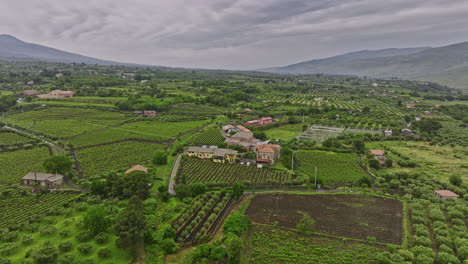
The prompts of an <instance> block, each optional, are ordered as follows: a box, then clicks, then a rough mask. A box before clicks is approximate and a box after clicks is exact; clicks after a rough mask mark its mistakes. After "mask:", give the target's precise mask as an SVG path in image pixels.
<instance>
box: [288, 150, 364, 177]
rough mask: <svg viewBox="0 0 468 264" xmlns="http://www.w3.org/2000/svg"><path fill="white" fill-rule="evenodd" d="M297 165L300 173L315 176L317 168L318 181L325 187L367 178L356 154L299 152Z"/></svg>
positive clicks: (296, 156)
mask: <svg viewBox="0 0 468 264" xmlns="http://www.w3.org/2000/svg"><path fill="white" fill-rule="evenodd" d="M295 158H296V160H295V163H296V166H298V169H299V171H300V172H302V173H304V174H306V175H308V176H311V177H312V178H313V177H314V176H315V167H317V181H318V182H320V181H322V182H323V184H325V185H340V184H346V183H352V182H355V181H357V180H358V179H360V178H361V177H367V175H366V173H365V172H364V170H363V169H362V168H361V167H360V166H359V164H358V162H359V160H358V157H357V155H356V154H355V153H336V152H330V151H320V150H311V151H305V150H303V151H298V152H297V153H296V155H295Z"/></svg>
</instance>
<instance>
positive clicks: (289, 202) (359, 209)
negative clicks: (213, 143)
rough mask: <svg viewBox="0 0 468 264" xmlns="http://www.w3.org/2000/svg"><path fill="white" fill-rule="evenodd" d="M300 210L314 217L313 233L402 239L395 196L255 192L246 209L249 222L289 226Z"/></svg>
mask: <svg viewBox="0 0 468 264" xmlns="http://www.w3.org/2000/svg"><path fill="white" fill-rule="evenodd" d="M303 213H307V214H308V215H309V216H310V217H312V218H313V219H314V220H315V221H316V224H315V229H314V232H316V233H323V234H327V235H332V236H337V237H347V238H354V239H362V240H366V239H367V237H375V238H376V239H377V242H381V243H391V244H397V245H400V244H401V243H402V222H403V218H402V203H401V202H400V201H399V200H394V199H389V198H381V197H374V196H369V195H354V194H311V195H295V194H281V193H276V194H257V195H255V197H254V198H253V199H252V201H251V202H250V205H249V207H248V208H247V210H246V215H248V216H249V218H250V220H251V221H252V222H253V223H256V224H262V225H277V226H279V227H284V228H289V229H295V228H296V225H297V224H298V223H299V221H300V219H301V218H302V216H303ZM275 222H277V224H275Z"/></svg>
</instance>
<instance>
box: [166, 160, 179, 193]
mask: <svg viewBox="0 0 468 264" xmlns="http://www.w3.org/2000/svg"><path fill="white" fill-rule="evenodd" d="M180 157H181V155H180V154H179V155H178V156H177V159H176V160H175V161H174V165H173V166H172V172H171V178H170V179H169V187H168V190H167V191H168V192H169V194H170V195H175V194H176V192H175V191H174V185H175V177H176V176H177V171H178V170H179V165H180Z"/></svg>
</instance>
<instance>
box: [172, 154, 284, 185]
mask: <svg viewBox="0 0 468 264" xmlns="http://www.w3.org/2000/svg"><path fill="white" fill-rule="evenodd" d="M182 175H185V177H186V180H187V183H188V184H191V183H205V184H207V185H220V186H225V185H231V184H233V183H243V184H247V185H278V184H290V183H291V175H289V173H288V172H286V171H281V170H273V169H268V168H262V169H260V168H257V167H254V166H247V165H238V164H228V163H216V162H212V161H209V160H198V159H192V158H188V159H187V160H185V161H183V164H182V168H181V169H180V171H179V173H178V178H177V180H178V182H180V181H181V178H182Z"/></svg>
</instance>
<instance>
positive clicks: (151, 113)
mask: <svg viewBox="0 0 468 264" xmlns="http://www.w3.org/2000/svg"><path fill="white" fill-rule="evenodd" d="M133 113H134V114H137V115H142V116H158V113H157V112H156V111H146V110H145V111H134V112H133Z"/></svg>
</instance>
